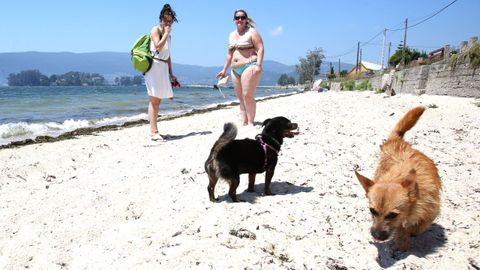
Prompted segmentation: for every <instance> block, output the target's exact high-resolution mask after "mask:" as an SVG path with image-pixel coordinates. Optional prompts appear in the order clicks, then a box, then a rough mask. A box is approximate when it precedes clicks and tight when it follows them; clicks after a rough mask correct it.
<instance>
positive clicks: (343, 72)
mask: <svg viewBox="0 0 480 270" xmlns="http://www.w3.org/2000/svg"><path fill="white" fill-rule="evenodd" d="M347 74H348V70H346V69H342V70H341V71H340V77H346V76H347Z"/></svg>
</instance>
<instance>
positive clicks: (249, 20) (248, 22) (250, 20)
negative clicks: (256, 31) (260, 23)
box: [233, 8, 255, 28]
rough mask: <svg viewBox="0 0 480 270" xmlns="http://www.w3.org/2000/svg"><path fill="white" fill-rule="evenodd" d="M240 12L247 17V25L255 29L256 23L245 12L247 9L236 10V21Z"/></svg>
mask: <svg viewBox="0 0 480 270" xmlns="http://www.w3.org/2000/svg"><path fill="white" fill-rule="evenodd" d="M238 12H243V14H245V17H247V25H248V26H250V27H253V28H255V21H254V20H253V19H252V18H250V17H248V14H247V12H246V11H245V9H242V8H239V9H237V10H235V12H234V13H233V18H234V19H235V15H237V13H238Z"/></svg>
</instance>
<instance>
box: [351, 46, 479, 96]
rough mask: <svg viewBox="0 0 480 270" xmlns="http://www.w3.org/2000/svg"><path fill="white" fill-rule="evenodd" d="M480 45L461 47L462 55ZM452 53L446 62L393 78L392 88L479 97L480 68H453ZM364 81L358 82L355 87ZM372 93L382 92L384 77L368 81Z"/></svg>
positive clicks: (466, 64) (462, 66)
mask: <svg viewBox="0 0 480 270" xmlns="http://www.w3.org/2000/svg"><path fill="white" fill-rule="evenodd" d="M475 42H478V41H477V39H476V38H472V39H471V40H470V43H469V44H467V43H466V42H463V43H462V44H460V53H461V52H462V51H465V50H467V49H468V48H469V46H471V45H472V44H474V43H475ZM449 60H450V59H449V54H446V57H445V59H444V60H443V61H441V62H437V63H434V64H431V65H424V66H416V67H413V68H408V69H404V70H400V71H397V72H396V73H395V76H394V79H393V89H394V91H395V92H396V93H397V94H399V93H411V94H417V95H421V94H429V95H449V96H460V97H480V69H473V68H472V67H471V66H470V64H469V63H458V64H457V65H456V66H455V67H454V68H452V67H451V65H450V61H449ZM364 80H365V79H361V80H357V81H356V82H355V83H356V85H358V84H360V83H361V82H362V81H364ZM368 80H369V82H370V83H371V84H372V88H373V90H377V89H380V85H381V82H382V76H381V75H380V76H376V77H372V78H369V79H368Z"/></svg>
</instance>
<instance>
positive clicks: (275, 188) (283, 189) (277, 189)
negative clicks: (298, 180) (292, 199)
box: [218, 174, 313, 203]
mask: <svg viewBox="0 0 480 270" xmlns="http://www.w3.org/2000/svg"><path fill="white" fill-rule="evenodd" d="M260 175H263V174H259V175H257V181H258V180H260V179H261V178H260V177H259V176H260ZM270 188H271V190H272V192H273V194H275V196H281V195H287V194H288V195H292V194H297V193H301V192H310V191H312V190H313V187H305V186H297V185H294V184H292V183H289V182H286V181H283V182H274V181H273V182H272V184H271V185H270ZM264 189H265V184H264V183H262V184H256V185H255V192H248V191H246V190H245V191H243V192H241V193H237V197H238V199H239V200H241V201H242V202H248V203H255V202H256V200H257V198H258V197H259V196H265V195H264V194H263V190H264ZM218 201H219V202H221V201H228V202H231V200H230V197H229V196H228V194H224V195H221V196H218Z"/></svg>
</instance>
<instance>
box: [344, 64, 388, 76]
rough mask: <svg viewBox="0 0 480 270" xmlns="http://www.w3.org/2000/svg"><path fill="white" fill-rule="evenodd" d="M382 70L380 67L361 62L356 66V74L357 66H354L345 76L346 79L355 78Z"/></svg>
mask: <svg viewBox="0 0 480 270" xmlns="http://www.w3.org/2000/svg"><path fill="white" fill-rule="evenodd" d="M381 69H382V66H381V65H378V64H374V63H370V62H367V61H361V62H360V64H358V73H357V66H354V67H353V68H352V69H351V70H350V71H349V72H348V74H347V77H356V76H357V75H361V74H363V75H373V73H375V71H379V70H381Z"/></svg>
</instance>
